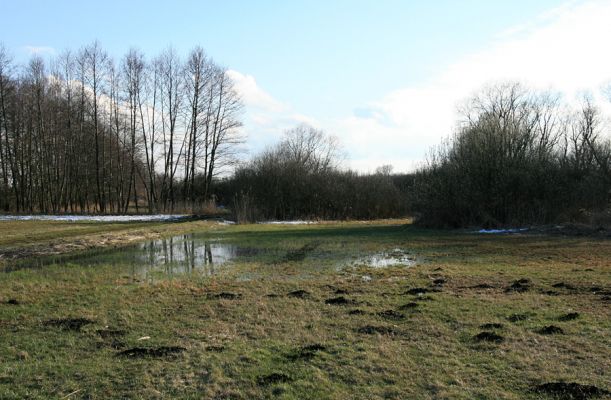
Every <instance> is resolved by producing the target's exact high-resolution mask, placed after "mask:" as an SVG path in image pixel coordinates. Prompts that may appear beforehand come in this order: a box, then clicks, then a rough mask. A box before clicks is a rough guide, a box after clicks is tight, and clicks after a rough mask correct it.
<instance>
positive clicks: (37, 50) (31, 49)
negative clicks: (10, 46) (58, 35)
mask: <svg viewBox="0 0 611 400" xmlns="http://www.w3.org/2000/svg"><path fill="white" fill-rule="evenodd" d="M24 49H25V50H26V51H27V52H28V53H29V54H31V55H32V54H37V55H43V54H55V49H54V48H53V47H49V46H25V47H24Z"/></svg>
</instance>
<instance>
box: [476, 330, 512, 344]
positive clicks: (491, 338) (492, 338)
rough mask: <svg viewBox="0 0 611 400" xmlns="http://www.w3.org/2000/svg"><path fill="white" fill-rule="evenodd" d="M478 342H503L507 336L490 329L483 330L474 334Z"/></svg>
mask: <svg viewBox="0 0 611 400" xmlns="http://www.w3.org/2000/svg"><path fill="white" fill-rule="evenodd" d="M473 340H475V341H476V342H490V343H501V342H502V341H503V340H505V338H504V337H503V336H501V335H499V334H496V333H494V332H490V331H483V332H480V333H478V334H477V335H475V336H473Z"/></svg>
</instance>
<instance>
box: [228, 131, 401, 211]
mask: <svg viewBox="0 0 611 400" xmlns="http://www.w3.org/2000/svg"><path fill="white" fill-rule="evenodd" d="M339 160H340V156H339V152H338V146H337V143H336V141H335V140H334V139H333V137H330V136H327V135H325V134H324V133H323V132H322V131H319V130H316V129H314V128H311V127H308V126H305V125H304V126H299V127H297V128H295V129H292V130H289V131H287V132H286V134H285V137H284V139H283V140H282V141H281V142H280V143H279V144H278V145H276V146H275V147H273V148H270V149H268V150H266V151H264V152H263V153H262V154H259V155H257V156H255V157H254V158H253V159H252V160H251V162H249V163H248V164H246V165H244V166H242V167H241V168H239V169H238V170H237V171H236V173H235V175H234V176H233V177H232V178H230V179H226V180H224V181H223V182H222V184H221V185H219V186H217V193H218V195H219V200H220V201H221V202H224V203H227V204H232V205H233V208H234V211H235V212H236V215H237V217H238V219H239V220H251V221H252V220H257V219H278V220H286V219H298V218H322V219H345V218H360V219H371V218H387V217H395V216H399V215H404V214H405V212H406V208H407V199H406V197H405V195H404V193H402V192H401V191H400V190H399V189H398V187H397V185H395V183H394V181H393V179H394V177H393V176H392V175H391V169H390V168H388V167H387V168H381V169H379V171H378V172H377V173H375V174H371V175H361V174H358V173H356V172H353V171H345V170H340V169H339V168H338V162H339Z"/></svg>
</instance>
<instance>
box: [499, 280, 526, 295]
mask: <svg viewBox="0 0 611 400" xmlns="http://www.w3.org/2000/svg"><path fill="white" fill-rule="evenodd" d="M530 287H531V282H530V279H526V278H522V279H518V280H516V281H513V282H512V283H511V285H509V286H508V287H506V288H505V292H508V293H509V292H517V293H523V292H527V291H529V290H530Z"/></svg>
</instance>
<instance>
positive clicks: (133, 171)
mask: <svg viewBox="0 0 611 400" xmlns="http://www.w3.org/2000/svg"><path fill="white" fill-rule="evenodd" d="M242 110H243V104H242V102H241V100H240V97H239V95H238V94H237V92H236V90H235V88H234V85H233V82H232V81H231V79H230V78H229V76H228V74H227V71H226V70H225V69H224V68H223V67H221V66H219V65H218V64H216V63H215V62H214V61H213V60H212V59H211V58H210V57H209V56H208V55H206V53H205V52H204V50H203V49H202V48H200V47H195V48H194V49H193V50H192V51H191V52H190V53H189V54H188V56H187V57H186V59H182V58H181V57H180V56H179V55H178V54H177V52H176V51H175V50H174V49H172V48H168V49H166V50H164V51H163V52H161V54H159V55H158V56H156V57H154V58H152V59H150V60H149V59H147V58H146V57H145V56H144V54H143V53H142V52H140V51H139V50H137V49H130V50H129V51H128V52H127V54H125V55H124V56H123V57H122V58H121V59H120V60H119V61H116V60H114V59H113V58H112V57H110V56H109V55H108V53H107V52H106V51H105V50H104V49H103V48H102V47H101V45H100V44H99V43H98V42H97V41H96V42H93V43H91V44H90V45H88V46H85V47H83V48H81V49H79V50H78V51H70V50H67V51H65V52H63V53H62V54H60V55H58V56H57V57H54V58H53V59H52V60H51V61H50V62H45V61H44V60H43V59H42V58H41V57H39V56H36V55H35V56H33V57H32V58H31V59H30V61H29V62H28V63H27V65H17V64H15V63H14V62H13V61H12V58H11V56H10V54H9V51H8V50H7V49H6V47H4V46H2V45H0V179H1V180H0V208H1V209H3V210H5V211H15V212H42V213H50V212H53V213H57V212H96V213H108V212H110V213H125V212H130V211H133V210H135V211H136V212H172V211H174V210H176V209H177V208H183V209H184V208H185V207H188V206H190V205H193V204H194V203H196V202H199V201H203V200H205V199H206V198H208V197H209V195H210V193H211V186H212V182H213V179H214V178H215V177H216V176H217V174H218V172H219V171H221V170H222V169H223V168H225V167H227V166H229V165H231V164H232V163H234V162H235V160H236V155H237V152H238V149H239V146H238V145H239V143H240V142H241V141H242V138H241V136H240V130H239V128H240V126H241V120H240V117H241V114H242ZM196 176H201V177H203V179H201V180H200V181H198V184H199V185H203V189H201V190H200V188H198V189H197V190H196V189H195V184H196V183H195V178H196ZM195 193H199V197H196V196H195Z"/></svg>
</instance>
